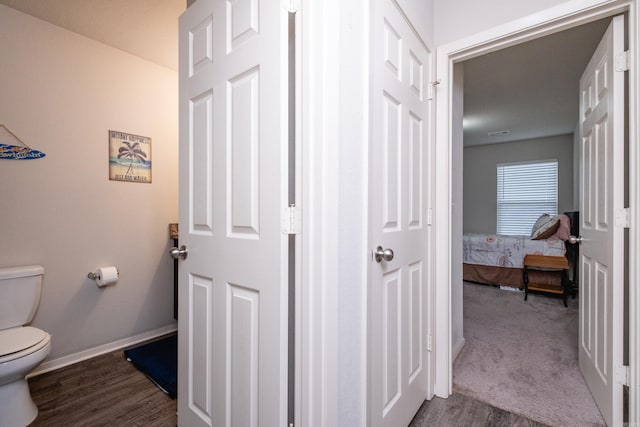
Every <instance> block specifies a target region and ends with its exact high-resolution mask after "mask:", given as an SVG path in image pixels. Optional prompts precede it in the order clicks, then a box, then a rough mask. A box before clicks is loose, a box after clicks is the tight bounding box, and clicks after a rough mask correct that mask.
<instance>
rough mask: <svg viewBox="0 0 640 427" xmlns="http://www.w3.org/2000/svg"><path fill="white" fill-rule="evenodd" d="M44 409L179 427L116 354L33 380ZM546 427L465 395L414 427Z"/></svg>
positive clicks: (167, 406)
mask: <svg viewBox="0 0 640 427" xmlns="http://www.w3.org/2000/svg"><path fill="white" fill-rule="evenodd" d="M29 385H30V388H31V395H32V397H33V400H34V401H35V403H36V405H37V406H38V408H39V414H38V418H36V420H35V421H34V422H33V423H32V424H31V426H32V427H61V426H64V427H76V426H83V427H85V426H86V427H101V426H105V427H106V426H110V427H112V426H117V427H121V426H122V427H128V426H145V427H165V426H166V427H174V426H176V424H177V416H176V409H177V406H176V402H177V401H176V400H172V399H170V398H169V397H168V396H167V395H166V394H164V393H163V392H162V391H160V389H158V388H157V387H156V386H155V385H154V384H153V383H152V382H151V381H150V380H149V379H148V378H147V377H145V376H144V374H142V373H140V372H139V371H138V370H137V369H136V368H134V367H133V366H132V365H131V364H130V363H129V362H127V361H126V360H125V358H124V356H123V354H122V351H115V352H113V353H109V354H106V355H103V356H99V357H96V358H93V359H90V360H86V361H84V362H80V363H77V364H75V365H72V366H68V367H66V368H62V369H59V370H57V371H53V372H49V373H46V374H43V375H39V376H37V377H34V378H31V379H30V380H29ZM424 426H438V427H448V426H451V427H454V426H455V427H457V426H478V427H480V426H487V427H489V426H491V427H507V426H514V427H525V426H526V427H543V426H544V425H543V424H539V423H535V422H533V421H530V420H528V419H526V418H522V417H520V416H518V415H514V414H511V413H508V412H505V411H503V410H501V409H498V408H494V407H492V406H489V405H487V404H484V403H482V402H479V401H477V400H474V399H471V398H469V397H466V396H464V395H461V394H457V393H454V394H453V395H452V396H451V397H449V398H448V399H440V398H434V399H433V400H431V401H429V402H425V403H424V404H423V405H422V407H421V408H420V410H419V411H418V413H417V414H416V416H415V418H414V419H413V421H412V422H411V427H424Z"/></svg>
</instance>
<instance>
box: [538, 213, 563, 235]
mask: <svg viewBox="0 0 640 427" xmlns="http://www.w3.org/2000/svg"><path fill="white" fill-rule="evenodd" d="M558 227H560V219H559V218H558V217H557V216H554V217H552V216H551V215H549V214H542V215H540V218H538V220H537V221H536V223H535V224H534V226H533V229H532V230H531V239H532V240H544V239H548V238H549V237H551V236H553V235H554V234H556V231H558Z"/></svg>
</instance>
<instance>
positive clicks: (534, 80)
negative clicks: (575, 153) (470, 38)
mask: <svg viewBox="0 0 640 427" xmlns="http://www.w3.org/2000/svg"><path fill="white" fill-rule="evenodd" d="M609 21H610V18H609V19H604V20H601V21H596V22H593V23H591V24H588V25H583V26H580V27H576V28H572V29H570V30H566V31H563V32H560V33H556V34H553V35H550V36H547V37H543V38H540V39H537V40H533V41H530V42H527V43H523V44H520V45H517V46H513V47H510V48H507V49H503V50H500V51H497V52H493V53H490V54H487V55H484V56H481V57H478V58H474V59H471V60H468V61H465V62H464V63H463V67H464V70H463V73H464V145H465V146H472V145H483V144H493V143H500V142H509V141H517V140H523V139H532V138H541V137H546V136H554V135H566V134H570V133H573V131H574V129H575V127H576V125H577V123H578V101H579V96H578V91H579V89H578V85H579V79H580V76H581V75H582V72H583V70H584V68H585V67H586V65H587V63H588V62H589V59H590V58H591V55H592V54H593V52H594V50H595V48H596V46H597V45H598V42H599V41H600V39H601V38H602V34H603V33H604V31H605V30H606V27H607V25H608V23H609ZM502 130H509V131H510V133H508V134H506V135H498V136H489V135H488V133H490V132H497V131H502Z"/></svg>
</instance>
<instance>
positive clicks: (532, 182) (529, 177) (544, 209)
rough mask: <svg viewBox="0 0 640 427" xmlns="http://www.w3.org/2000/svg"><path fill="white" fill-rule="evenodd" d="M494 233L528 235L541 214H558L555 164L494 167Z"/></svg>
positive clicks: (540, 163)
mask: <svg viewBox="0 0 640 427" xmlns="http://www.w3.org/2000/svg"><path fill="white" fill-rule="evenodd" d="M497 181H498V186H497V190H498V193H497V197H496V199H497V205H498V206H497V208H498V217H497V225H498V227H497V233H498V234H507V235H519V236H524V235H526V236H528V235H531V228H532V227H533V224H535V222H536V220H537V219H538V217H539V216H540V215H542V214H543V213H548V214H549V215H556V214H557V213H558V161H557V160H543V161H540V162H527V163H502V164H498V166H497Z"/></svg>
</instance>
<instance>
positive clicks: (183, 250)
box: [169, 245, 189, 259]
mask: <svg viewBox="0 0 640 427" xmlns="http://www.w3.org/2000/svg"><path fill="white" fill-rule="evenodd" d="M188 253H189V251H188V250H187V247H186V246H185V245H182V246H180V249H178V248H176V247H173V248H171V249H170V250H169V255H171V258H173V259H178V258H182V259H187V255H188Z"/></svg>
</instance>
